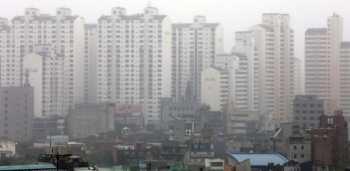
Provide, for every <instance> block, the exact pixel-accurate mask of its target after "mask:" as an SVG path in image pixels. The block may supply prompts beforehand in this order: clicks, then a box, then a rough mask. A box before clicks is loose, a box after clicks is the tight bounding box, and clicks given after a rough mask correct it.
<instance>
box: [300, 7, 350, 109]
mask: <svg viewBox="0 0 350 171" xmlns="http://www.w3.org/2000/svg"><path fill="white" fill-rule="evenodd" d="M349 48H350V43H348V42H343V18H342V17H340V16H339V15H338V14H336V13H333V15H332V16H330V17H328V18H327V27H326V28H309V29H307V30H306V32H305V92H306V94H313V95H318V97H319V98H321V99H324V100H326V102H327V106H326V113H325V114H326V115H330V114H331V113H332V111H335V110H336V109H338V108H339V107H340V108H341V109H342V110H343V112H344V115H346V116H349V114H350V108H349V105H350V91H349V89H350V86H349V83H348V80H349V79H350V75H349V74H347V73H348V72H349V71H350V70H349V69H348V68H349V67H350V65H349V64H348V63H349V62H350V60H349V55H348V53H349V51H350V49H349Z"/></svg>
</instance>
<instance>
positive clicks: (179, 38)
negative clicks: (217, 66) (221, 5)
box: [171, 16, 224, 102]
mask: <svg viewBox="0 0 350 171" xmlns="http://www.w3.org/2000/svg"><path fill="white" fill-rule="evenodd" d="M223 40H224V29H223V26H222V25H221V24H219V23H206V17H204V16H194V17H193V23H178V24H172V67H171V69H172V72H171V88H172V90H171V91H172V92H171V96H172V97H173V98H175V101H176V102H179V101H181V98H182V97H183V96H184V95H185V91H186V86H187V83H188V81H189V82H190V86H191V89H192V91H193V92H194V94H193V96H194V97H195V99H196V101H197V102H201V92H202V91H201V78H200V77H201V71H203V70H204V69H206V68H209V67H210V66H214V63H215V56H216V55H217V54H222V53H223V51H224V47H223Z"/></svg>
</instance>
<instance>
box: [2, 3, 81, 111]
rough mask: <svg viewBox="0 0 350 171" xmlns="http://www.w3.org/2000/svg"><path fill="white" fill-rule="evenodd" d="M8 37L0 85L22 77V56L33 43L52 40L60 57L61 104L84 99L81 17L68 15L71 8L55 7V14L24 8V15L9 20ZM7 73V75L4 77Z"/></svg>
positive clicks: (69, 105) (15, 83)
mask: <svg viewBox="0 0 350 171" xmlns="http://www.w3.org/2000/svg"><path fill="white" fill-rule="evenodd" d="M11 35H12V39H11V41H10V42H9V44H8V45H7V46H9V45H10V46H12V47H14V48H15V49H14V50H12V51H6V54H4V56H5V55H6V58H4V59H2V60H3V61H4V63H2V66H5V68H3V69H2V70H3V72H2V73H1V80H2V82H1V86H9V85H13V86H19V85H21V84H22V80H23V73H24V72H23V71H24V70H23V69H24V68H23V62H22V59H23V57H24V56H26V55H28V54H30V53H31V52H33V49H34V45H37V44H53V45H55V49H56V53H58V54H62V55H63V56H64V57H65V58H64V60H65V61H64V63H65V65H64V71H65V72H64V90H65V93H64V101H65V103H64V108H65V109H68V108H69V107H73V104H74V103H80V102H83V101H84V19H83V18H81V17H78V16H72V15H71V10H70V9H67V8H58V9H57V10H56V16H50V15H47V14H40V10H39V9H36V8H26V9H25V11H24V16H16V17H14V18H13V19H12V20H11ZM7 76H11V78H7Z"/></svg>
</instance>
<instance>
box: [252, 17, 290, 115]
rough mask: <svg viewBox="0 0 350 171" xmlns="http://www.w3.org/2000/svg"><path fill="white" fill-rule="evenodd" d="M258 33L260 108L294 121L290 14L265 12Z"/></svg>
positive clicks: (256, 37)
mask: <svg viewBox="0 0 350 171" xmlns="http://www.w3.org/2000/svg"><path fill="white" fill-rule="evenodd" d="M248 30H249V31H252V32H253V33H254V39H255V40H254V43H255V47H256V48H257V55H258V66H259V67H258V78H259V79H258V85H259V86H258V87H259V89H258V109H259V110H260V111H261V112H262V113H270V114H271V115H272V116H273V117H274V118H276V119H278V120H291V119H292V118H291V114H292V107H293V106H292V101H293V99H294V71H293V70H294V61H293V57H294V31H293V30H292V29H291V28H290V16H289V14H276V13H272V14H271V13H269V14H263V15H262V23H261V24H258V25H255V26H252V27H250V28H249V29H248Z"/></svg>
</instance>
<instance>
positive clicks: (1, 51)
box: [0, 18, 19, 86]
mask: <svg viewBox="0 0 350 171" xmlns="http://www.w3.org/2000/svg"><path fill="white" fill-rule="evenodd" d="M12 49H13V48H12V46H11V27H10V25H9V21H8V19H6V18H0V86H3V83H4V82H7V83H8V84H7V86H10V85H15V81H16V80H15V78H16V77H15V75H16V74H17V75H19V71H18V72H16V71H15V69H10V68H11V66H12V65H13V66H15V60H14V59H12V56H11V55H10V54H11V51H12ZM17 69H19V68H17ZM9 71H11V73H10V72H9ZM18 79H19V77H18Z"/></svg>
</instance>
